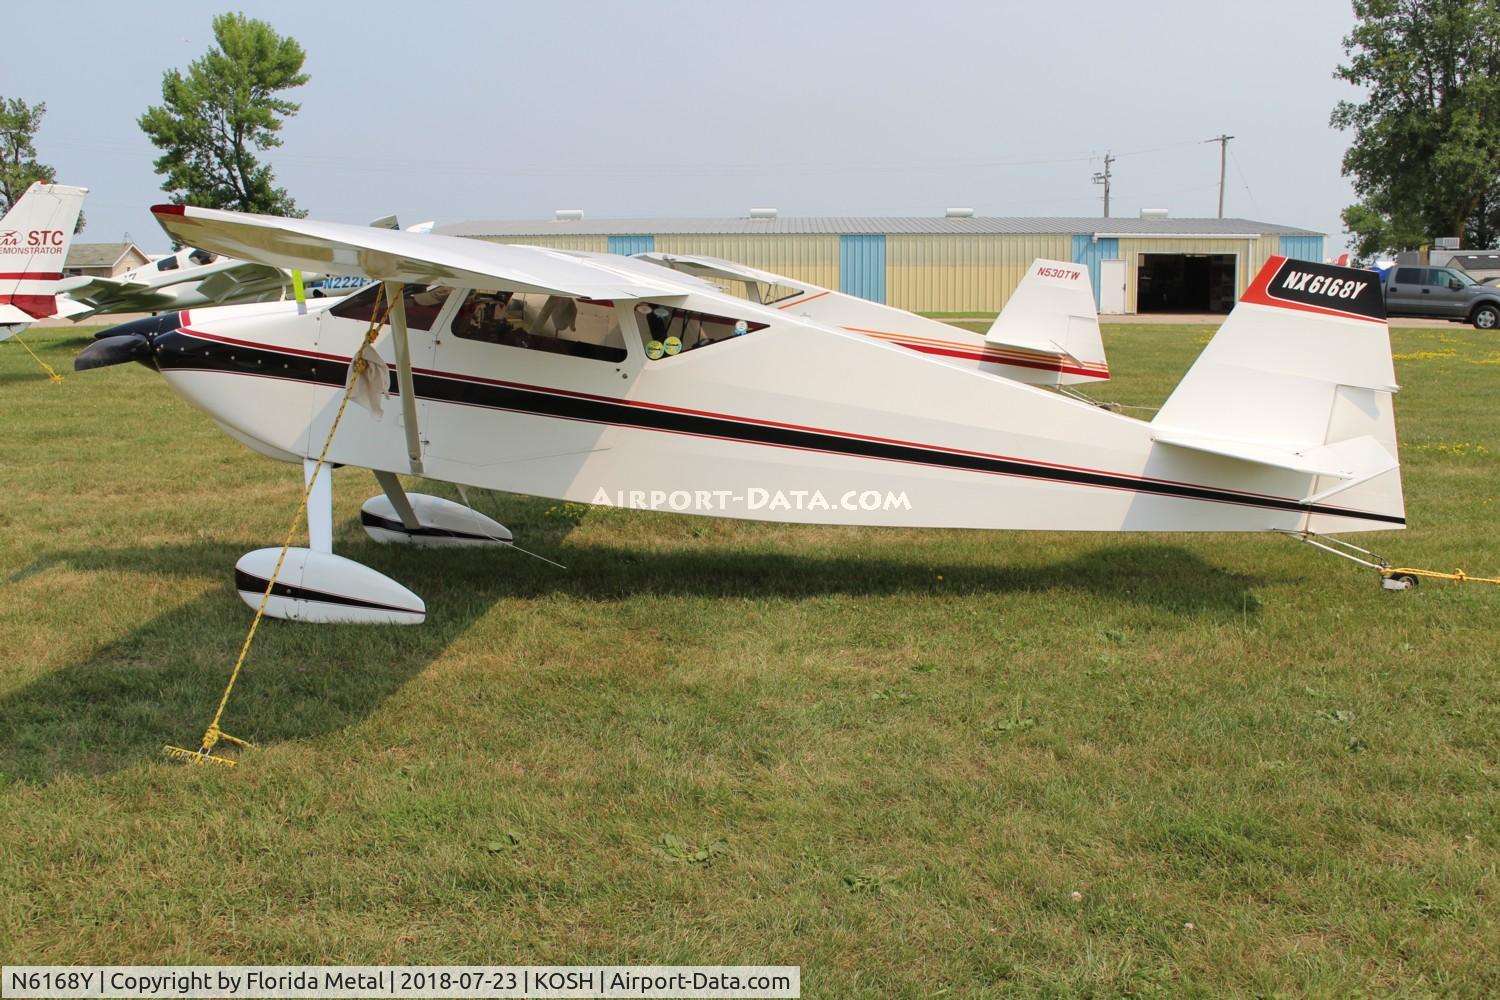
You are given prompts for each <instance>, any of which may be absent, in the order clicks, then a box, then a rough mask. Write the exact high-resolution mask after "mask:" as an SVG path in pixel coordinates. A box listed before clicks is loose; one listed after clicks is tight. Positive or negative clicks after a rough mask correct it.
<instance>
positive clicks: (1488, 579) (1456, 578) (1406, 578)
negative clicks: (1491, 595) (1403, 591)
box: [1380, 566, 1500, 588]
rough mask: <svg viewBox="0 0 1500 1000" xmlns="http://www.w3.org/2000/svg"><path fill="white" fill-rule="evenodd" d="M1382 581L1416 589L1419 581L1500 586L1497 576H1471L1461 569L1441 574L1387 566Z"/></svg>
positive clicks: (1433, 570)
mask: <svg viewBox="0 0 1500 1000" xmlns="http://www.w3.org/2000/svg"><path fill="white" fill-rule="evenodd" d="M1380 577H1381V579H1382V580H1394V581H1396V582H1398V583H1404V584H1405V585H1406V586H1407V587H1408V588H1410V587H1415V586H1416V585H1417V580H1418V579H1427V580H1452V581H1453V582H1454V583H1492V584H1495V585H1496V586H1500V577H1496V576H1470V575H1469V574H1467V573H1465V572H1464V571H1463V570H1461V569H1456V570H1454V571H1453V572H1452V573H1440V572H1438V571H1437V570H1435V569H1415V568H1413V567H1411V566H1385V567H1382V568H1381V570H1380Z"/></svg>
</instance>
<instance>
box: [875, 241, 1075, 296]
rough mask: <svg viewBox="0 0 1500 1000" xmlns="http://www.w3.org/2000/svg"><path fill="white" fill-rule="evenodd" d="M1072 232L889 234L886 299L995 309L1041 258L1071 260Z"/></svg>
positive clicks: (886, 245)
mask: <svg viewBox="0 0 1500 1000" xmlns="http://www.w3.org/2000/svg"><path fill="white" fill-rule="evenodd" d="M1070 244H1071V239H1070V237H1068V236H1063V235H1057V236H940V235H922V236H895V235H892V236H887V237H886V240H885V252H886V270H885V290H886V301H887V303H889V304H890V305H893V306H896V307H897V308H900V309H907V310H910V311H912V312H996V311H998V310H999V309H1000V307H1001V306H1002V305H1004V304H1005V300H1006V299H1008V298H1009V297H1010V293H1011V292H1013V291H1015V289H1016V285H1018V284H1020V281H1021V278H1022V277H1024V276H1025V274H1026V269H1027V268H1028V267H1030V266H1031V262H1032V261H1033V260H1035V259H1036V258H1038V257H1046V258H1048V259H1050V260H1067V259H1068V254H1069V253H1070V252H1071V245H1070Z"/></svg>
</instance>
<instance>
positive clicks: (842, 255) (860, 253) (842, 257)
mask: <svg viewBox="0 0 1500 1000" xmlns="http://www.w3.org/2000/svg"><path fill="white" fill-rule="evenodd" d="M839 291H841V292H843V293H844V294H846V295H858V296H859V297H860V298H862V299H869V300H870V301H871V302H884V301H885V237H884V236H840V237H839Z"/></svg>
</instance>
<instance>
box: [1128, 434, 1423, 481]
mask: <svg viewBox="0 0 1500 1000" xmlns="http://www.w3.org/2000/svg"><path fill="white" fill-rule="evenodd" d="M1151 440H1153V441H1155V442H1157V443H1158V444H1169V445H1174V446H1176V447H1178V448H1190V449H1192V450H1193V451H1202V452H1207V453H1208V454H1210V455H1221V456H1223V457H1225V458H1237V459H1240V460H1241V461H1245V462H1255V463H1257V464H1260V465H1273V466H1275V467H1276V468H1278V469H1290V470H1291V471H1292V472H1306V473H1311V474H1312V475H1315V476H1332V477H1334V478H1335V479H1360V480H1363V479H1369V478H1371V477H1372V476H1378V475H1380V474H1381V473H1382V472H1389V471H1390V470H1391V469H1394V468H1396V466H1397V462H1396V459H1395V457H1394V456H1392V455H1391V453H1390V452H1388V451H1386V450H1385V448H1383V447H1381V445H1380V442H1378V441H1376V440H1375V439H1374V438H1373V437H1370V436H1368V435H1366V436H1364V437H1358V438H1351V439H1349V440H1347V441H1339V442H1338V443H1336V444H1322V445H1316V446H1313V447H1301V448H1293V447H1288V446H1286V445H1277V444H1272V443H1267V442H1261V441H1236V440H1231V439H1228V438H1217V437H1211V436H1209V435H1205V434H1193V433H1189V432H1185V431H1171V430H1157V431H1155V432H1153V433H1152V435H1151Z"/></svg>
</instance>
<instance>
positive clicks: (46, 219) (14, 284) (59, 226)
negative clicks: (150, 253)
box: [0, 181, 89, 340]
mask: <svg viewBox="0 0 1500 1000" xmlns="http://www.w3.org/2000/svg"><path fill="white" fill-rule="evenodd" d="M88 193H89V189H88V188H81V187H69V186H67V185H65V184H43V183H41V182H40V181H38V182H37V183H35V184H33V185H31V187H29V188H27V189H26V192H25V193H24V194H22V195H21V197H19V198H17V199H16V203H15V204H14V205H12V206H11V208H10V211H9V212H6V213H5V218H3V219H0V340H5V339H7V338H8V337H10V336H12V335H13V334H16V333H20V332H21V331H22V330H24V329H26V328H27V327H28V326H30V325H31V324H32V323H34V322H36V321H37V320H39V319H47V318H49V317H52V316H56V315H58V311H59V310H58V298H57V296H58V291H59V288H58V286H59V285H60V283H61V282H62V280H63V273H62V271H63V263H64V262H65V261H66V260H67V259H68V247H69V246H70V245H71V244H72V242H73V227H74V226H76V225H77V224H78V213H79V212H80V211H81V210H82V209H83V198H84V195H86V194H88Z"/></svg>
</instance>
